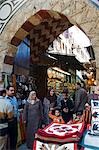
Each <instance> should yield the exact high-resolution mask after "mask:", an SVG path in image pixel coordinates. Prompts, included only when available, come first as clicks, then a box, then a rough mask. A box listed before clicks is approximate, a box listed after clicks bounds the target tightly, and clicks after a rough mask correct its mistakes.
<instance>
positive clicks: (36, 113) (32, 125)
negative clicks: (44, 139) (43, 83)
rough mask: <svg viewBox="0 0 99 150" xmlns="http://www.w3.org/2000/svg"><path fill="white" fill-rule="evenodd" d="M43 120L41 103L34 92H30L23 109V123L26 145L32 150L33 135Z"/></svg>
mask: <svg viewBox="0 0 99 150" xmlns="http://www.w3.org/2000/svg"><path fill="white" fill-rule="evenodd" d="M42 118H43V109H42V103H41V101H40V100H39V99H38V98H37V96H36V92H35V91H32V92H30V94H29V97H28V100H27V102H26V105H25V108H24V123H25V126H26V144H27V147H28V148H30V149H32V148H33V142H34V138H35V133H36V132H37V130H38V128H40V126H41V122H42Z"/></svg>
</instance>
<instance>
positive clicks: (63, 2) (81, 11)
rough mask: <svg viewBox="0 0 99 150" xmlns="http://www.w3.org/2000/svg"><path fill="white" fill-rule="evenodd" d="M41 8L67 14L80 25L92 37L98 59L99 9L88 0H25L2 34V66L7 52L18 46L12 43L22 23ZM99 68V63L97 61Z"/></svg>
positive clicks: (14, 50) (0, 53) (0, 62)
mask: <svg viewBox="0 0 99 150" xmlns="http://www.w3.org/2000/svg"><path fill="white" fill-rule="evenodd" d="M17 1H19V0H17ZM40 9H46V10H54V11H58V12H60V13H63V14H64V15H66V16H67V17H68V18H69V20H70V22H71V23H73V24H76V25H78V26H79V27H80V28H81V29H82V30H83V31H84V32H85V33H86V34H87V36H88V37H89V38H90V40H91V42H92V45H93V48H94V51H95V56H96V61H97V60H98V56H99V52H98V48H99V10H97V9H96V7H95V6H94V5H92V4H91V3H89V1H87V0H25V3H24V4H23V5H22V6H21V7H20V9H18V10H17V11H16V13H15V14H14V15H13V16H12V18H11V19H10V20H9V22H8V23H7V25H6V26H5V28H4V30H3V32H2V34H1V35H0V56H1V59H0V64H1V66H0V68H2V63H3V60H4V56H5V54H8V55H14V54H15V52H16V50H17V48H16V47H14V46H13V45H11V44H10V42H11V39H12V38H13V37H14V35H15V33H16V32H17V31H18V29H19V28H20V27H21V26H22V24H23V23H24V22H25V21H26V20H27V19H29V18H30V17H31V16H32V15H34V14H35V13H36V12H38V11H39V10H40ZM97 67H98V68H99V64H98V63H97Z"/></svg>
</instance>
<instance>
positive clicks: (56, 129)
mask: <svg viewBox="0 0 99 150" xmlns="http://www.w3.org/2000/svg"><path fill="white" fill-rule="evenodd" d="M83 132H84V123H77V124H69V125H67V124H58V123H51V124H50V125H49V126H47V127H46V128H44V129H43V130H42V129H39V130H38V132H37V134H36V139H39V140H41V141H44V142H53V143H62V144H63V143H68V142H78V141H79V139H80V138H81V136H82V134H83Z"/></svg>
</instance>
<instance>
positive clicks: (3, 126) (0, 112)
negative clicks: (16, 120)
mask: <svg viewBox="0 0 99 150" xmlns="http://www.w3.org/2000/svg"><path fill="white" fill-rule="evenodd" d="M12 117H13V107H12V105H11V104H10V103H9V102H8V101H6V100H5V99H4V97H2V96H0V136H5V135H6V134H7V131H8V120H9V119H11V118H12Z"/></svg>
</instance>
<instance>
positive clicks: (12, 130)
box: [5, 85, 18, 150]
mask: <svg viewBox="0 0 99 150" xmlns="http://www.w3.org/2000/svg"><path fill="white" fill-rule="evenodd" d="M14 94H15V90H14V87H13V86H12V85H9V86H7V88H6V97H5V100H6V101H8V102H9V103H10V104H11V105H12V107H13V113H14V117H13V119H12V120H11V121H9V122H8V136H9V142H10V143H9V145H10V148H9V149H10V150H16V144H17V137H18V127H17V125H18V124H17V118H18V103H17V99H16V97H15V96H14Z"/></svg>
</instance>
